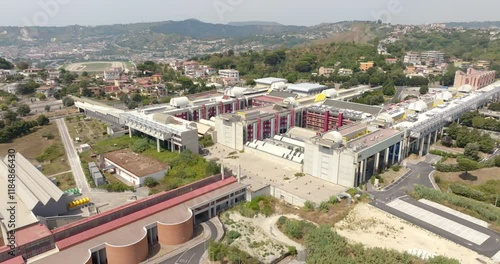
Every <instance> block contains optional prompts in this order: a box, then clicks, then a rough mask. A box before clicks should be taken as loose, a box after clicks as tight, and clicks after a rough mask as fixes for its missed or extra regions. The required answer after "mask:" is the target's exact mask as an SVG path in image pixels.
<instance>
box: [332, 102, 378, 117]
mask: <svg viewBox="0 0 500 264" xmlns="http://www.w3.org/2000/svg"><path fill="white" fill-rule="evenodd" d="M323 104H324V105H326V106H331V107H335V108H337V109H349V110H355V111H359V112H363V113H367V114H371V115H377V114H378V113H379V112H380V111H381V110H382V107H380V106H373V105H364V104H358V103H351V102H346V101H339V100H326V101H325V102H324V103H323Z"/></svg>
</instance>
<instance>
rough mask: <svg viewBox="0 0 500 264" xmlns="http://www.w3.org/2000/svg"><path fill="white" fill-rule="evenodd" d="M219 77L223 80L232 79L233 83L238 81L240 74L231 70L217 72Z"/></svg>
mask: <svg viewBox="0 0 500 264" xmlns="http://www.w3.org/2000/svg"><path fill="white" fill-rule="evenodd" d="M219 77H220V78H223V79H224V78H231V79H234V80H235V81H240V72H239V71H237V70H233V69H225V70H219Z"/></svg>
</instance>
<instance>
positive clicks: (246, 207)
mask: <svg viewBox="0 0 500 264" xmlns="http://www.w3.org/2000/svg"><path fill="white" fill-rule="evenodd" d="M236 209H237V210H238V211H239V212H240V214H241V215H242V216H244V217H249V218H252V217H255V216H257V215H259V214H262V215H265V216H270V215H272V214H273V213H274V199H273V198H272V197H268V196H259V197H256V198H254V199H252V201H250V202H248V203H243V204H240V205H238V207H236Z"/></svg>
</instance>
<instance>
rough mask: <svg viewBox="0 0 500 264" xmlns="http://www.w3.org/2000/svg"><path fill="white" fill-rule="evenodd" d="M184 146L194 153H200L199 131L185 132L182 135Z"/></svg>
mask: <svg viewBox="0 0 500 264" xmlns="http://www.w3.org/2000/svg"><path fill="white" fill-rule="evenodd" d="M181 139H182V145H183V146H185V148H186V149H187V150H190V151H191V152H193V153H198V152H199V147H200V146H199V143H198V130H196V129H193V130H189V131H186V132H183V133H182V135H181Z"/></svg>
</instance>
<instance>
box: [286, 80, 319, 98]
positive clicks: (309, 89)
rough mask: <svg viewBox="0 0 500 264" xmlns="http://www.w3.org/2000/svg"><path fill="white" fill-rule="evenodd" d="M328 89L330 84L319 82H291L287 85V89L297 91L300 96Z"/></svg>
mask: <svg viewBox="0 0 500 264" xmlns="http://www.w3.org/2000/svg"><path fill="white" fill-rule="evenodd" d="M327 89H328V86H326V85H322V84H319V83H299V84H291V85H288V87H287V91H289V92H292V93H296V94H298V95H299V96H310V95H316V94H320V93H321V92H322V91H324V90H327Z"/></svg>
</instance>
